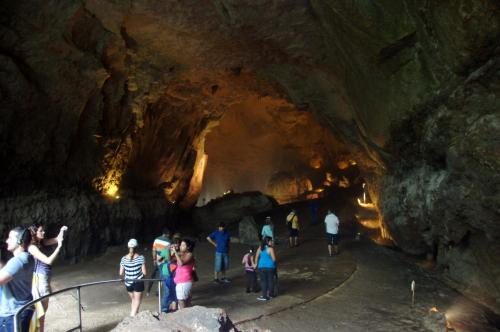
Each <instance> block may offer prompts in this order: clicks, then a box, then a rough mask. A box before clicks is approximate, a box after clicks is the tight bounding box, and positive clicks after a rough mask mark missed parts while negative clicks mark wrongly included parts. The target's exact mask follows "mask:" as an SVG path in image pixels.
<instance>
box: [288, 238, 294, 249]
mask: <svg viewBox="0 0 500 332" xmlns="http://www.w3.org/2000/svg"><path fill="white" fill-rule="evenodd" d="M288 243H289V246H290V248H291V247H293V237H291V236H290V237H289V238H288Z"/></svg>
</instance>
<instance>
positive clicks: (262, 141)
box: [198, 96, 355, 205]
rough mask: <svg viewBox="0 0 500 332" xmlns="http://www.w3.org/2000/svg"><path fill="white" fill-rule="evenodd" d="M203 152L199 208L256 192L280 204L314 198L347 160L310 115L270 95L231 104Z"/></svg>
mask: <svg viewBox="0 0 500 332" xmlns="http://www.w3.org/2000/svg"><path fill="white" fill-rule="evenodd" d="M205 153H206V154H207V156H208V161H207V167H206V170H205V175H204V182H203V187H202V190H201V193H200V196H199V199H198V205H200V203H203V202H208V201H210V200H211V199H213V198H215V197H218V196H221V195H222V194H223V193H225V192H227V191H228V190H231V191H233V192H245V191H260V192H262V193H264V194H268V195H270V196H273V197H274V198H275V199H276V200H277V201H278V202H279V203H287V202H292V201H294V200H299V199H301V198H302V199H305V198H318V197H319V196H320V193H321V192H323V191H324V189H325V187H326V186H330V185H332V184H333V183H334V181H335V179H333V176H332V171H333V170H334V169H338V167H337V163H340V162H341V161H342V162H344V161H343V160H341V158H342V157H345V156H346V155H347V153H346V151H345V149H343V147H342V145H341V144H339V143H338V141H337V139H336V138H335V137H334V135H333V134H332V133H331V131H330V130H328V128H325V127H324V126H322V125H321V124H319V123H318V122H317V121H316V119H315V118H314V116H313V115H312V114H311V113H310V112H308V111H306V110H299V109H298V108H297V107H296V106H295V105H293V104H292V103H290V102H289V101H287V100H285V99H280V98H273V97H271V96H266V97H260V96H251V97H249V98H248V99H246V100H242V101H241V102H239V103H238V104H235V105H232V106H231V108H230V109H228V110H227V111H226V112H225V113H224V115H223V117H222V118H221V120H220V121H219V123H218V125H217V126H216V127H213V128H212V129H211V130H210V132H209V133H208V134H207V136H206V138H205ZM348 162H349V161H348ZM350 162H352V163H355V161H352V160H351V161H350ZM344 167H345V166H344ZM337 182H338V180H337Z"/></svg>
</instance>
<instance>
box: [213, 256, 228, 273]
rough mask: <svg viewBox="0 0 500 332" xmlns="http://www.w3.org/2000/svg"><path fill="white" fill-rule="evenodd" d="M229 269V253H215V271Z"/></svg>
mask: <svg viewBox="0 0 500 332" xmlns="http://www.w3.org/2000/svg"><path fill="white" fill-rule="evenodd" d="M228 269H229V255H228V254H227V253H220V252H216V253H215V272H222V271H226V270H228Z"/></svg>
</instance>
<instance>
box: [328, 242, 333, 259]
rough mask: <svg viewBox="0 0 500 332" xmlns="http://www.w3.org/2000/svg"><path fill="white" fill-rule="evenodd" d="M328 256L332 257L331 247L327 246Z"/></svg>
mask: <svg viewBox="0 0 500 332" xmlns="http://www.w3.org/2000/svg"><path fill="white" fill-rule="evenodd" d="M328 254H329V255H330V256H331V255H332V245H331V244H329V245H328Z"/></svg>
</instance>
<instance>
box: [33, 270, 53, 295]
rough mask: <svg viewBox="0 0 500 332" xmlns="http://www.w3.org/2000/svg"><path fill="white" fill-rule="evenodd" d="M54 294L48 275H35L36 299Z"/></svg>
mask: <svg viewBox="0 0 500 332" xmlns="http://www.w3.org/2000/svg"><path fill="white" fill-rule="evenodd" d="M51 292H52V290H51V289H50V276H48V275H46V274H39V273H34V274H33V286H32V293H33V297H34V299H38V298H40V297H42V296H45V295H49V294H50V293H51Z"/></svg>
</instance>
